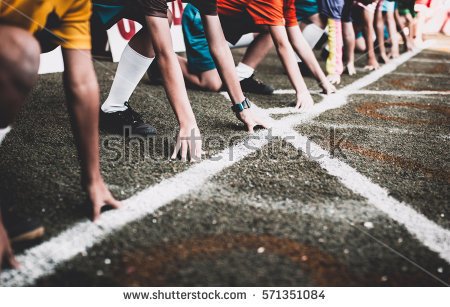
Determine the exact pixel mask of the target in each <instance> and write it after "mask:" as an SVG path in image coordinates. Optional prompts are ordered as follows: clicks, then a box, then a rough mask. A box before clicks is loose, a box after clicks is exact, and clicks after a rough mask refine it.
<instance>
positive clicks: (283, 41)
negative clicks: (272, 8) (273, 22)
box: [270, 26, 314, 110]
mask: <svg viewBox="0 0 450 307" xmlns="http://www.w3.org/2000/svg"><path fill="white" fill-rule="evenodd" d="M270 34H271V35H272V39H273V42H274V44H275V48H276V49H277V52H278V56H279V57H280V59H281V62H282V63H283V66H284V69H285V70H286V72H287V75H288V77H289V81H290V82H291V84H292V87H293V88H294V89H295V91H296V93H297V103H296V107H297V108H300V106H301V107H302V110H303V109H305V108H308V107H310V106H311V105H312V104H313V103H314V102H313V101H312V98H311V95H310V94H309V91H308V88H307V87H306V84H305V80H303V77H302V74H301V73H300V68H299V67H298V65H297V60H296V59H295V54H294V50H293V49H292V46H291V44H290V42H289V39H288V35H287V32H286V28H285V27H283V26H270Z"/></svg>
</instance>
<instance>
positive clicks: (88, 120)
mask: <svg viewBox="0 0 450 307" xmlns="http://www.w3.org/2000/svg"><path fill="white" fill-rule="evenodd" d="M63 57H64V88H65V90H66V97H67V106H68V110H69V114H70V117H71V123H72V130H73V134H74V137H75V142H76V146H77V150H78V156H79V158H80V163H81V176H82V185H83V187H84V188H85V189H86V192H87V193H88V196H89V199H90V201H91V202H92V205H93V219H94V220H96V219H97V218H98V217H99V215H100V210H101V207H103V206H104V205H106V204H108V205H111V206H113V207H115V208H118V207H119V206H120V202H118V201H117V200H115V199H114V198H113V197H112V195H111V193H110V192H109V190H108V189H107V188H106V185H105V184H104V182H103V178H102V176H101V174H100V158H99V149H98V148H99V136H98V116H99V115H98V113H99V89H98V83H97V78H96V76H95V72H94V67H93V65H92V60H91V53H90V51H89V50H68V49H63Z"/></svg>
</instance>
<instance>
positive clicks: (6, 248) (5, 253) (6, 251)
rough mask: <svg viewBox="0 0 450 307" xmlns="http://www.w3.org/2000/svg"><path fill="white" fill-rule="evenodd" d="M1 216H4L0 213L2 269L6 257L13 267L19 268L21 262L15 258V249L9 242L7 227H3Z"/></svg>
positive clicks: (0, 256)
mask: <svg viewBox="0 0 450 307" xmlns="http://www.w3.org/2000/svg"><path fill="white" fill-rule="evenodd" d="M1 218H2V217H1V215H0V270H1V268H2V260H3V259H5V260H6V262H7V263H8V264H9V265H10V266H11V267H13V268H18V267H19V263H18V262H17V261H16V259H15V258H14V254H13V250H12V248H11V244H10V243H9V239H8V235H7V234H6V231H5V228H3V224H2V220H1Z"/></svg>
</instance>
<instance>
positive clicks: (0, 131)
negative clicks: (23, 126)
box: [0, 126, 11, 144]
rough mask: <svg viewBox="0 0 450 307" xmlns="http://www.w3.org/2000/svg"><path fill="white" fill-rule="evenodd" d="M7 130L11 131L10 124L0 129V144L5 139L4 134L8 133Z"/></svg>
mask: <svg viewBox="0 0 450 307" xmlns="http://www.w3.org/2000/svg"><path fill="white" fill-rule="evenodd" d="M9 131H11V127H10V126H8V127H6V128H3V129H0V144H2V142H3V140H4V139H5V136H6V135H7V134H8V132H9Z"/></svg>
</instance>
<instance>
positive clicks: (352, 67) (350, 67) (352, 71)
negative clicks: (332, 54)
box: [347, 63, 356, 76]
mask: <svg viewBox="0 0 450 307" xmlns="http://www.w3.org/2000/svg"><path fill="white" fill-rule="evenodd" d="M347 71H348V75H349V76H353V75H356V69H355V63H348V64H347Z"/></svg>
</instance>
